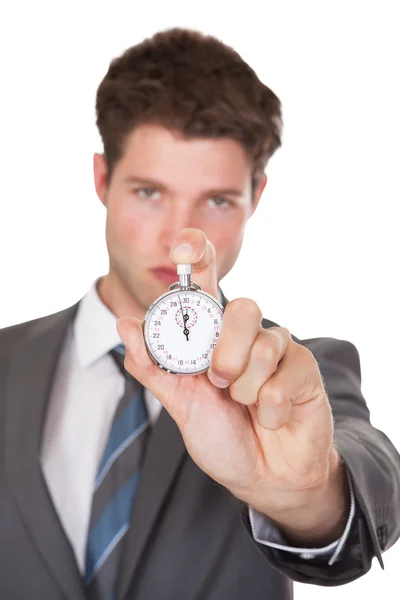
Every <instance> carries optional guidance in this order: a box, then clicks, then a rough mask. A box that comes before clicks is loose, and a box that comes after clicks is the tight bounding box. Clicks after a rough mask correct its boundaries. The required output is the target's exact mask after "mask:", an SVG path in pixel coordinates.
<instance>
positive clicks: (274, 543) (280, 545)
mask: <svg viewBox="0 0 400 600" xmlns="http://www.w3.org/2000/svg"><path fill="white" fill-rule="evenodd" d="M346 475H347V482H348V489H349V496H350V510H349V516H348V518H347V522H346V525H345V528H344V531H343V534H342V536H341V537H340V538H339V539H338V540H336V541H334V542H332V543H331V544H329V545H328V546H324V547H322V548H313V547H307V548H299V547H296V546H292V545H290V543H289V541H288V540H287V539H286V538H285V537H284V535H283V534H282V532H281V531H280V530H279V528H278V527H277V526H276V524H275V523H274V522H273V521H272V519H270V518H269V517H267V515H264V514H263V513H261V512H259V511H258V510H255V509H254V508H252V507H251V506H249V520H250V526H251V532H252V535H253V538H254V539H255V540H256V541H257V542H259V543H260V544H265V545H266V546H271V547H273V548H277V549H278V550H285V552H292V553H293V554H299V555H300V557H301V558H304V559H306V560H311V559H313V558H315V557H316V556H319V557H322V556H323V557H324V558H325V560H326V563H327V564H328V565H333V563H334V562H336V561H337V560H338V559H339V556H340V553H341V552H343V548H344V547H345V545H346V542H347V540H348V537H349V533H350V530H351V526H352V524H353V520H354V515H355V499H354V490H353V484H352V482H351V479H350V475H349V473H347V472H346Z"/></svg>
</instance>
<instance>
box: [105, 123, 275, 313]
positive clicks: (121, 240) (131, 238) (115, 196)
mask: <svg viewBox="0 0 400 600" xmlns="http://www.w3.org/2000/svg"><path fill="white" fill-rule="evenodd" d="M94 175H95V184H96V191H97V194H98V196H99V198H100V200H101V201H102V202H103V204H104V205H105V206H106V208H107V219H106V242H107V248H108V253H109V257H110V272H109V274H108V275H107V276H106V277H105V278H103V280H102V282H101V283H100V290H102V291H103V294H101V295H103V296H104V300H105V301H106V304H108V306H109V307H110V308H111V309H112V310H113V312H114V313H115V314H117V316H119V315H121V314H131V315H132V316H136V317H137V318H143V317H144V314H145V312H146V310H147V308H148V307H149V306H150V304H151V303H152V302H153V301H154V300H155V299H156V298H157V297H158V296H159V295H161V294H163V293H165V292H166V291H168V286H169V285H170V283H172V282H174V281H177V280H178V277H177V275H176V266H175V265H174V263H173V262H172V260H171V259H170V257H169V252H170V248H171V243H172V241H173V240H174V238H175V237H176V236H177V235H178V233H179V232H180V231H181V229H184V228H186V227H194V228H198V229H201V230H202V231H204V233H205V234H206V236H207V238H208V239H209V240H210V241H211V242H212V244H213V245H214V247H215V250H216V258H217V273H218V282H219V281H220V280H221V279H222V278H223V277H224V276H225V275H226V274H227V273H228V272H229V271H230V270H231V268H232V267H233V265H234V264H235V262H236V259H237V257H238V254H239V251H240V248H241V245H242V241H243V234H244V229H245V225H246V222H247V220H248V219H249V217H250V216H251V215H252V213H253V212H254V210H255V208H256V206H257V203H258V200H259V197H260V195H261V193H262V190H263V189H264V186H265V183H266V178H265V179H264V180H263V182H262V183H261V184H260V186H259V189H258V190H257V193H256V195H255V196H256V197H255V198H254V201H253V203H252V201H251V200H252V199H251V165H250V163H249V161H248V158H247V156H246V154H245V152H244V150H243V149H242V147H241V145H240V144H239V143H238V142H236V141H234V140H231V139H217V140H215V139H200V138H196V139H190V140H184V139H182V138H180V137H177V136H175V135H173V134H172V133H171V132H170V131H169V130H167V129H165V128H164V127H161V126H155V125H141V126H139V127H137V128H136V129H135V130H134V131H133V132H132V134H131V135H130V136H129V138H128V140H127V144H126V149H125V153H124V155H123V157H122V158H121V160H120V161H119V162H118V163H117V164H116V166H115V169H114V171H113V175H112V179H111V182H110V184H109V186H108V187H107V186H106V184H105V176H106V164H105V160H104V157H103V156H102V155H100V154H95V156H94ZM224 190H225V192H224ZM229 190H230V191H229ZM235 190H236V194H235V193H234V191H235ZM159 267H165V268H169V269H171V270H172V271H173V272H174V273H175V275H173V276H172V278H171V279H168V278H162V276H161V275H160V274H157V273H155V272H154V271H153V270H154V269H157V268H159ZM111 288H112V289H111ZM124 311H125V312H124Z"/></svg>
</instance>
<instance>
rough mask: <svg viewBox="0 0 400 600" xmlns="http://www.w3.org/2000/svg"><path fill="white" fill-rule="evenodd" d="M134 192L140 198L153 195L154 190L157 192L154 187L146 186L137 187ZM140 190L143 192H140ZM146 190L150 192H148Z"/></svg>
mask: <svg viewBox="0 0 400 600" xmlns="http://www.w3.org/2000/svg"><path fill="white" fill-rule="evenodd" d="M135 192H137V193H138V195H139V196H140V197H141V198H145V199H147V198H151V197H152V196H153V193H154V192H157V190H156V188H152V187H146V188H138V189H137V190H135ZM140 192H145V193H144V194H141V193H140ZM147 192H150V193H149V194H148V193H147Z"/></svg>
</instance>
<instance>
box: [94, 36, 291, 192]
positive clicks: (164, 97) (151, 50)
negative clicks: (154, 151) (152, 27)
mask: <svg viewBox="0 0 400 600" xmlns="http://www.w3.org/2000/svg"><path fill="white" fill-rule="evenodd" d="M96 115H97V121H96V124H97V127H98V129H99V132H100V136H101V138H102V141H103V145H104V155H105V160H106V164H107V168H108V173H107V184H109V183H110V181H111V177H112V172H113V168H114V166H115V164H116V163H117V162H118V161H119V159H120V158H122V156H123V152H124V143H125V141H126V139H127V137H128V135H129V134H130V133H131V132H132V130H133V129H134V128H135V127H136V126H137V125H140V124H145V123H146V124H151V123H152V124H157V125H162V126H164V127H166V128H168V129H170V130H171V131H173V132H178V133H179V134H180V135H181V136H182V137H183V138H186V139H188V138H195V137H202V138H220V137H225V138H231V139H234V140H237V141H238V142H240V143H241V144H242V146H243V148H244V149H245V151H246V152H247V154H248V156H249V157H250V160H252V164H253V172H252V191H253V195H254V191H255V189H256V186H257V185H258V184H259V182H260V180H261V178H262V176H263V172H264V169H265V167H266V165H267V163H268V160H269V158H270V157H271V156H272V154H273V153H274V152H275V150H276V149H277V148H279V146H280V145H281V129H282V116H281V102H280V100H279V98H278V97H277V96H276V95H275V94H274V93H273V92H272V91H271V90H270V89H269V88H268V87H267V86H266V85H264V84H263V83H262V82H261V81H260V80H259V78H258V77H257V75H256V73H255V72H254V71H253V69H251V67H250V66H249V65H248V64H247V63H246V62H244V60H243V59H242V58H241V57H240V55H239V54H238V53H237V52H236V51H235V50H234V49H233V48H231V47H230V46H227V45H225V44H224V43H223V42H221V41H220V40H218V39H217V38H215V37H213V36H210V35H204V34H202V33H200V32H198V31H194V30H188V29H182V28H179V27H175V28H173V29H169V30H165V31H160V32H158V33H156V34H155V35H153V37H151V38H146V39H144V40H143V41H142V42H141V43H139V44H136V45H135V46H132V47H130V48H128V49H127V50H126V51H125V52H124V53H123V54H122V55H121V56H119V57H117V58H114V59H113V60H112V61H111V63H110V66H109V69H108V71H107V73H106V75H105V77H104V79H103V80H102V82H101V83H100V85H99V88H98V90H97V97H96Z"/></svg>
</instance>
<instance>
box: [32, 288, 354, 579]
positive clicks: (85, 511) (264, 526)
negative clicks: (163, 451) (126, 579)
mask: <svg viewBox="0 0 400 600" xmlns="http://www.w3.org/2000/svg"><path fill="white" fill-rule="evenodd" d="M99 281H100V277H99V278H97V279H96V280H95V281H94V282H93V284H92V285H91V286H90V288H89V290H88V292H87V294H86V295H85V296H84V297H83V298H82V300H81V302H80V304H79V307H78V311H77V314H76V318H75V320H74V321H73V322H71V324H70V326H69V329H68V331H67V335H66V338H65V341H64V344H63V348H62V351H61V355H60V360H59V362H58V367H57V372H56V373H55V379H54V385H53V388H52V391H51V396H50V401H49V407H48V410H47V415H46V419H45V425H44V431H43V438H42V447H41V466H42V470H43V475H44V478H45V481H46V484H47V487H48V489H49V493H50V495H51V497H52V500H53V503H54V506H55V508H56V510H57V512H58V515H59V518H60V521H61V523H62V525H63V527H64V530H65V533H66V535H67V537H68V539H69V541H70V543H71V545H72V548H73V550H74V553H75V557H76V561H77V564H78V567H79V569H80V571H81V573H84V570H85V550H86V537H87V532H88V528H89V519H90V510H91V502H92V490H93V484H94V481H95V479H96V472H97V468H98V465H99V463H100V460H101V456H102V453H103V450H104V447H105V445H106V442H107V438H108V435H109V431H110V428H111V423H112V420H113V416H114V412H115V410H116V408H117V405H118V402H119V400H120V399H121V397H122V395H123V393H124V388H125V380H124V377H123V375H122V374H121V372H120V370H119V368H118V367H117V365H116V363H115V361H114V359H113V358H112V357H111V356H110V354H109V352H110V350H111V349H112V348H114V347H115V346H117V345H118V344H120V343H121V338H120V337H119V335H118V332H117V329H116V321H117V317H116V316H115V315H114V314H113V313H112V312H111V311H110V310H109V309H108V308H107V307H106V306H105V304H104V303H103V302H102V300H101V298H100V296H99V294H98V291H97V284H98V282H99ZM145 401H146V405H147V409H148V412H149V418H150V423H151V425H153V424H154V423H155V421H156V419H157V418H158V415H159V414H160V411H161V409H162V405H161V403H160V402H159V400H158V399H157V398H155V396H153V394H151V392H149V390H147V389H145ZM349 485H350V486H351V482H350V480H349ZM350 491H351V510H350V515H349V519H348V522H347V525H346V529H345V532H344V534H343V536H342V537H341V539H340V540H337V541H336V542H334V543H332V544H330V545H329V546H326V547H324V548H319V549H317V548H293V547H289V546H286V545H285V544H284V539H283V537H282V535H281V534H280V532H279V530H278V529H277V528H276V526H275V525H274V524H273V523H272V521H270V520H269V519H268V517H266V515H264V514H262V513H259V512H258V511H256V510H254V509H252V508H251V507H249V515H250V523H251V528H252V533H253V537H254V539H255V540H256V541H258V542H259V543H262V544H266V545H269V546H273V547H274V548H278V549H282V550H287V551H289V552H296V553H299V554H300V556H302V557H303V558H304V559H310V558H313V557H314V555H316V554H324V555H326V557H327V560H328V558H329V557H330V560H329V564H333V562H334V561H335V560H336V558H337V556H338V555H339V552H340V550H341V548H342V547H343V544H344V542H345V540H346V538H347V535H348V532H349V529H350V525H351V521H352V519H353V516H354V494H353V490H352V488H351V487H350ZM335 549H336V550H335ZM334 550H335V552H333V551H334Z"/></svg>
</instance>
